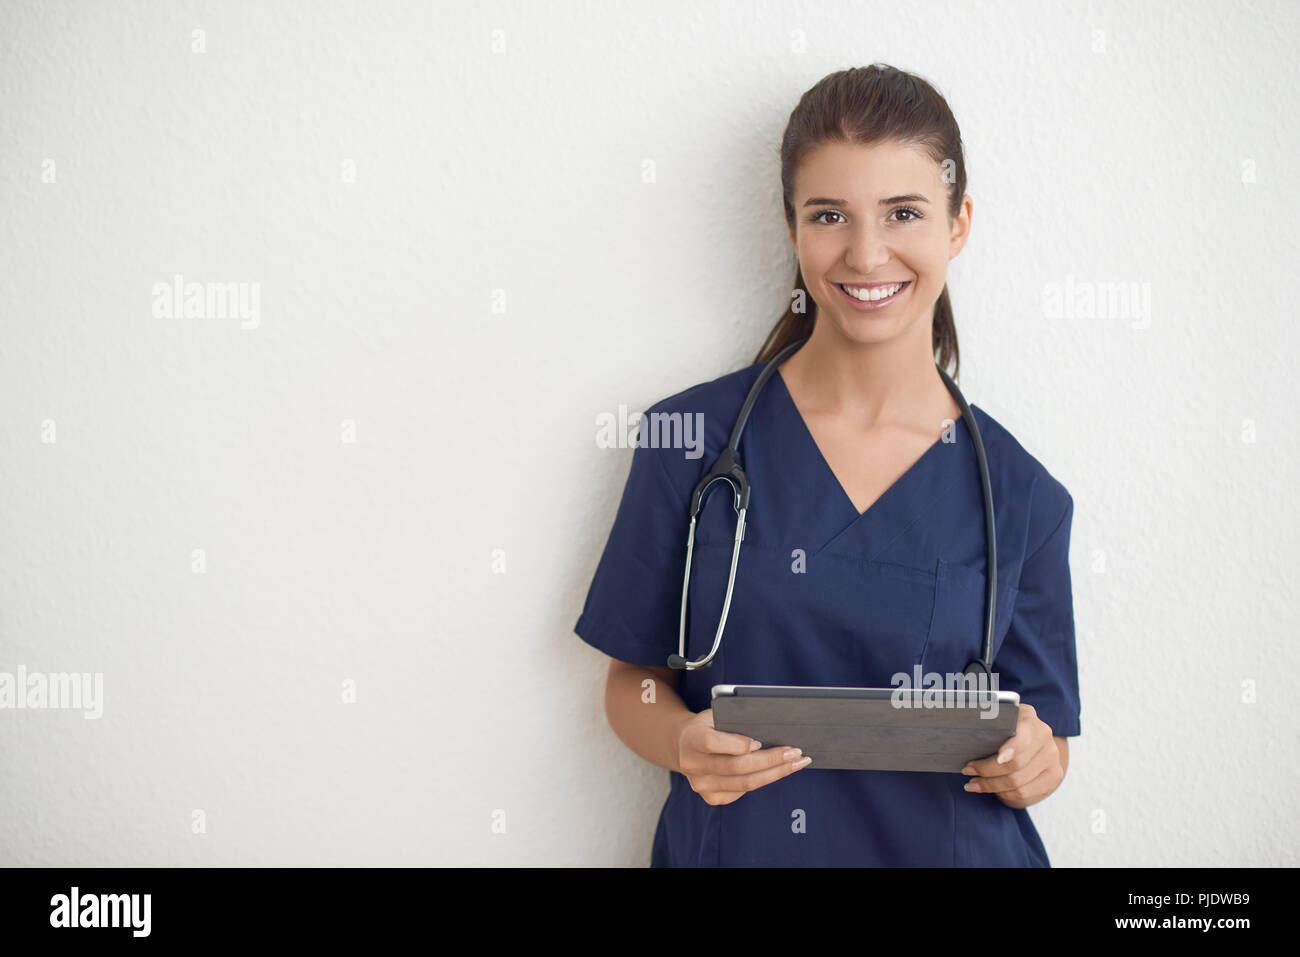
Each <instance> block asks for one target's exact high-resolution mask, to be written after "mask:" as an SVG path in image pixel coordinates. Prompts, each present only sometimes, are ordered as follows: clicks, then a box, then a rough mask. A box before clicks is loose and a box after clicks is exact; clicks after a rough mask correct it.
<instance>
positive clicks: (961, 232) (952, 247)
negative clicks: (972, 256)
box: [948, 193, 975, 260]
mask: <svg viewBox="0 0 1300 957" xmlns="http://www.w3.org/2000/svg"><path fill="white" fill-rule="evenodd" d="M974 212H975V201H974V200H973V199H971V197H970V194H969V193H967V194H966V195H965V196H963V197H962V199H961V208H960V209H959V210H957V215H956V216H955V217H954V218H953V219H952V220H951V222H952V238H951V239H950V240H949V241H948V258H949V259H950V260H952V259H956V258H957V254H958V253H959V252H961V251H962V249H963V248H965V246H966V240H967V239H968V238H969V237H970V226H971V216H972V215H974Z"/></svg>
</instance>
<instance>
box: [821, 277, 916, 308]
mask: <svg viewBox="0 0 1300 957" xmlns="http://www.w3.org/2000/svg"><path fill="white" fill-rule="evenodd" d="M835 288H836V289H838V290H839V293H840V298H841V299H843V300H844V301H845V302H847V303H848V304H849V305H850V306H851V307H852V308H854V309H856V310H858V311H859V312H876V311H877V310H880V309H884V308H885V307H886V306H889V305H892V304H893V303H895V302H897V301H898V300H899V299H901V298H902V297H903V295H904V294H905V293H906V292H907V291H908V290H909V289H911V288H912V282H911V280H908V281H907V282H905V283H903V288H901V289H900V290H898V292H896V293H894V294H893V295H892V296H890V297H889V298H888V299H877V300H876V301H875V302H863V301H862V300H861V299H855V298H854V297H853V296H850V295H849V294H848V293H847V292H845V291H844V287H843V286H842V285H840V284H839V283H836V284H835Z"/></svg>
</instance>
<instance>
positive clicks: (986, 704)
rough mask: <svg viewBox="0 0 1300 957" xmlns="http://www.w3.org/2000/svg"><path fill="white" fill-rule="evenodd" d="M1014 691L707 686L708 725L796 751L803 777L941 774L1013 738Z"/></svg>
mask: <svg viewBox="0 0 1300 957" xmlns="http://www.w3.org/2000/svg"><path fill="white" fill-rule="evenodd" d="M1019 716H1020V695H1019V694H1017V693H1016V692H1014V691H992V690H988V691H957V690H949V689H944V688H929V689H927V688H820V687H817V688H814V687H802V686H799V685H714V686H713V726H714V727H715V728H717V729H718V730H719V731H730V732H733V733H735V734H743V735H746V736H748V737H751V738H754V739H755V740H757V741H761V742H762V743H763V747H765V748H770V747H775V746H776V745H785V746H787V747H791V748H800V749H801V750H802V751H803V753H804V754H805V755H807V756H808V757H810V758H812V763H811V764H810V765H809V766H808V770H810V771H811V770H814V769H816V768H822V769H824V770H846V771H948V772H953V773H957V774H960V773H961V769H962V768H963V767H965V766H966V764H967V762H969V761H977V760H979V759H980V758H986V757H988V756H989V755H991V754H994V753H996V752H997V749H998V748H999V747H1001V746H1002V744H1003V743H1005V742H1006V740H1007V739H1008V738H1010V737H1012V736H1013V735H1014V734H1015V733H1016V723H1017V721H1018V720H1019Z"/></svg>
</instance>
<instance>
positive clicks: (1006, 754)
mask: <svg viewBox="0 0 1300 957" xmlns="http://www.w3.org/2000/svg"><path fill="white" fill-rule="evenodd" d="M1015 753H1016V752H1015V750H1014V749H1012V748H1007V749H1006V750H1005V751H1000V752H998V764H1006V763H1007V762H1008V761H1010V760H1011V755H1013V754H1015Z"/></svg>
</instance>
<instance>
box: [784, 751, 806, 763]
mask: <svg viewBox="0 0 1300 957" xmlns="http://www.w3.org/2000/svg"><path fill="white" fill-rule="evenodd" d="M801 754H803V752H802V751H801V750H799V749H798V748H791V749H790V750H789V751H787V752H786V753H785V754H783V755H781V760H782V761H793V760H794V759H795V758H797V757H799V755H801Z"/></svg>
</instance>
